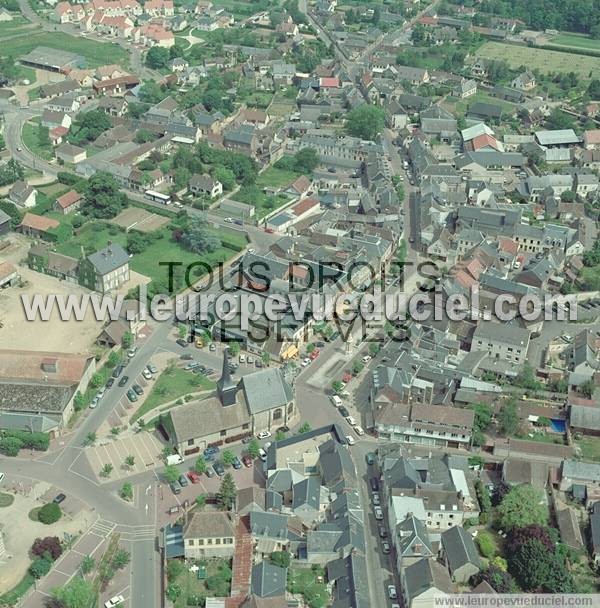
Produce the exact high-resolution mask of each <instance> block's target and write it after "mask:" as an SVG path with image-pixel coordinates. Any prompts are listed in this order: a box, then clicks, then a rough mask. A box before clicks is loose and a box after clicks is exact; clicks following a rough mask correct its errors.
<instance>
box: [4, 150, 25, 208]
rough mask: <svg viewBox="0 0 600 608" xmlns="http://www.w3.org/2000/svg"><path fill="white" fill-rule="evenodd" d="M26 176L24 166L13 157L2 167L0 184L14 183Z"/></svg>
mask: <svg viewBox="0 0 600 608" xmlns="http://www.w3.org/2000/svg"><path fill="white" fill-rule="evenodd" d="M24 176H25V170H24V169H23V166H22V165H21V164H20V163H19V162H17V161H16V160H15V159H14V158H11V159H10V160H9V161H8V162H7V163H6V164H5V165H2V166H1V167H0V186H8V185H9V184H14V183H15V182H16V181H18V180H22V179H23V177H24ZM9 215H10V214H9ZM11 217H12V215H11Z"/></svg>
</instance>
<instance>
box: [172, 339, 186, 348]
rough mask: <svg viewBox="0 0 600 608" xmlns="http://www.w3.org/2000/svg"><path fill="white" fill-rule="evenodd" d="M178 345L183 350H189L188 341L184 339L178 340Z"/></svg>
mask: <svg viewBox="0 0 600 608" xmlns="http://www.w3.org/2000/svg"><path fill="white" fill-rule="evenodd" d="M175 342H176V344H179V346H181V348H187V345H188V341H187V340H184V339H183V338H177V340H175Z"/></svg>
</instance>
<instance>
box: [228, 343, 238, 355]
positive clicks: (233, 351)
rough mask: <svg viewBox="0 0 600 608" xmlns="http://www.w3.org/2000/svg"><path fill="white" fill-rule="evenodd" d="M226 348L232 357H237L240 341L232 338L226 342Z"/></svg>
mask: <svg viewBox="0 0 600 608" xmlns="http://www.w3.org/2000/svg"><path fill="white" fill-rule="evenodd" d="M227 348H228V349H229V354H230V355H231V356H232V357H237V356H238V355H239V354H240V350H241V347H240V343H239V342H236V341H235V340H233V341H232V342H228V343H227Z"/></svg>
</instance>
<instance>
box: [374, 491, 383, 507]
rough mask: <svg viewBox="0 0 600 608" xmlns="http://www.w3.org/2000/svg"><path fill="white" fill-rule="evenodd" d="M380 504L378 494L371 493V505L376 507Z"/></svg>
mask: <svg viewBox="0 0 600 608" xmlns="http://www.w3.org/2000/svg"><path fill="white" fill-rule="evenodd" d="M380 504H381V499H380V498H379V492H373V505H375V506H376V507H378V506H379V505H380Z"/></svg>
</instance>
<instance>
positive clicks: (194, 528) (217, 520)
mask: <svg viewBox="0 0 600 608" xmlns="http://www.w3.org/2000/svg"><path fill="white" fill-rule="evenodd" d="M236 523H237V522H236V517H235V515H234V514H233V513H231V512H229V511H226V512H223V511H198V510H196V511H193V512H192V513H191V514H189V515H188V517H187V521H186V523H185V524H184V526H183V540H184V548H185V549H184V550H185V558H186V559H206V558H210V557H233V554H234V553H235V526H236Z"/></svg>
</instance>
